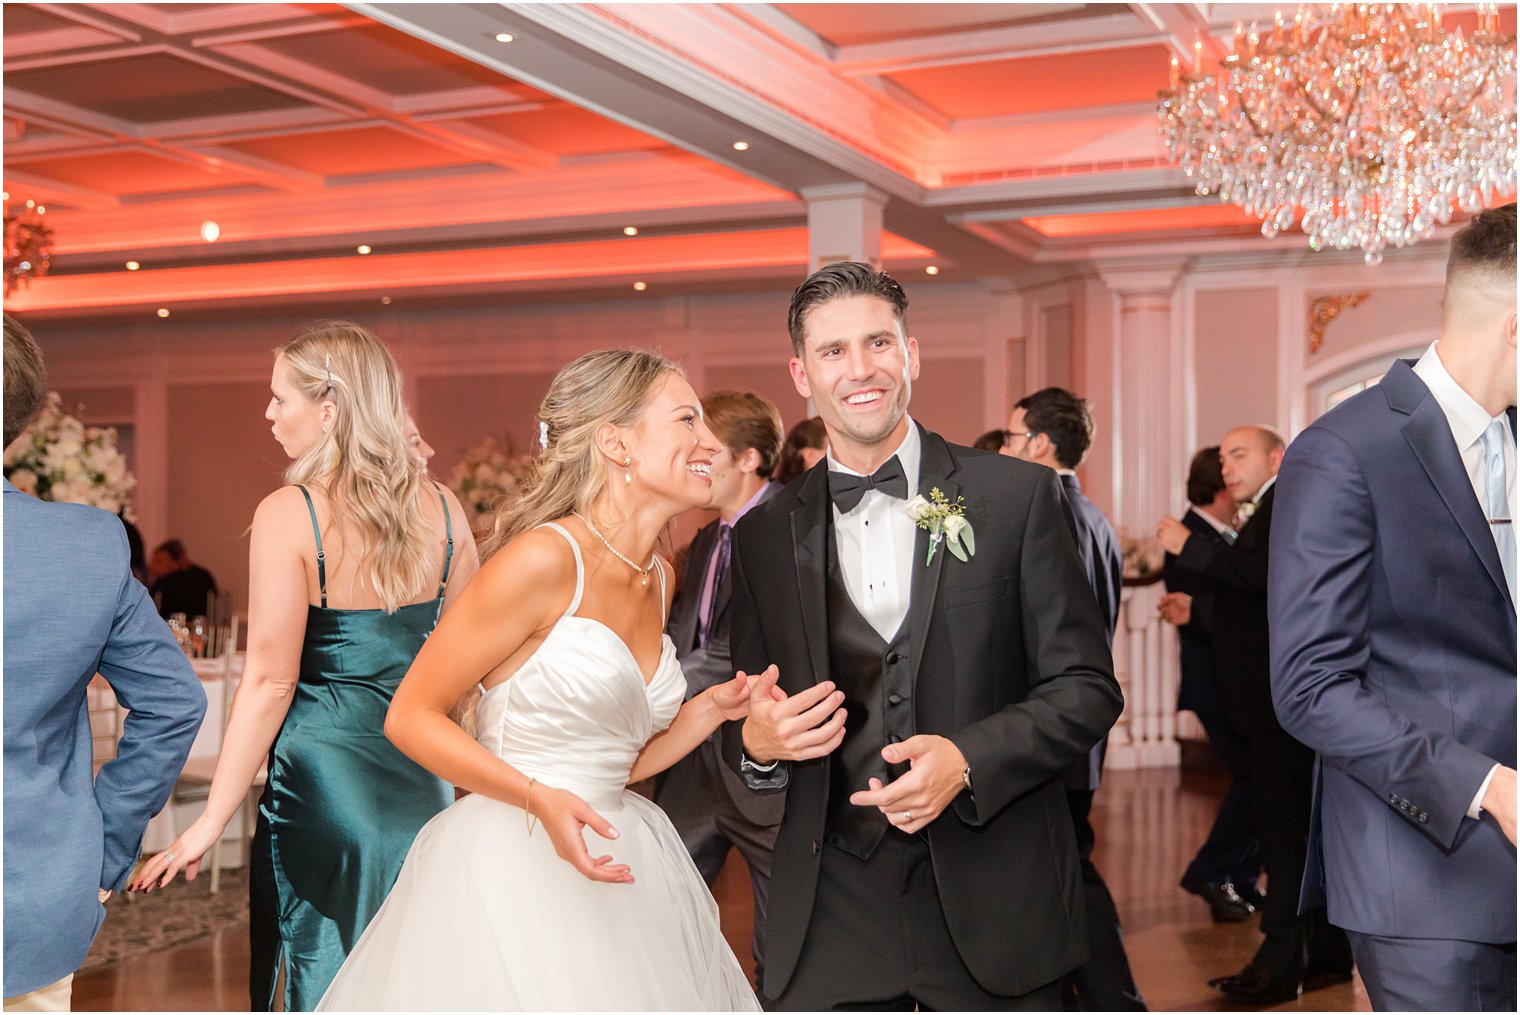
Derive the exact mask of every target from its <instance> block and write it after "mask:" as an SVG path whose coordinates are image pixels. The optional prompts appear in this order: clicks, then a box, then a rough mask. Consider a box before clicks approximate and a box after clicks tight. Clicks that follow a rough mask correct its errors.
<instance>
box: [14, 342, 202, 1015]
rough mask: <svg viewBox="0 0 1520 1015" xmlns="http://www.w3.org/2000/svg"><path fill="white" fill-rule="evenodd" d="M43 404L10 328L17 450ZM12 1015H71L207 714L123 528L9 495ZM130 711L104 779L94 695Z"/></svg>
mask: <svg viewBox="0 0 1520 1015" xmlns="http://www.w3.org/2000/svg"><path fill="white" fill-rule="evenodd" d="M46 394H47V375H46V372H45V371H44V369H43V366H42V354H41V352H40V351H39V350H38V348H37V345H36V343H35V342H34V341H33V340H32V336H31V335H29V334H28V333H27V331H26V329H25V328H23V327H22V326H21V325H20V324H19V323H17V322H16V321H15V320H13V319H12V318H11V316H10V315H9V314H7V315H5V443H6V446H7V447H8V446H9V445H10V444H11V442H12V441H14V440H15V439H16V438H17V437H18V436H19V435H20V434H21V432H22V431H23V430H25V429H26V426H27V424H28V423H30V422H31V420H32V417H33V416H35V415H36V414H37V410H38V408H39V407H40V406H41V405H42V401H43V398H44V397H45V395H46ZM4 496H5V684H4V687H5V1010H6V1011H67V1010H68V1009H69V1000H70V990H71V985H72V981H73V978H74V970H75V969H76V968H78V966H79V964H80V962H82V961H84V957H85V954H86V953H87V952H88V951H89V950H90V943H91V942H92V941H93V940H94V939H95V932H96V931H97V930H99V929H100V923H101V921H102V920H103V919H104V918H105V905H104V904H105V900H106V898H107V896H109V895H110V894H111V892H113V891H116V890H118V889H120V888H121V887H122V885H123V884H125V883H126V880H127V875H128V874H129V873H131V870H132V867H133V865H134V864H135V863H136V861H137V855H138V847H139V845H140V844H141V841H142V835H143V830H144V829H145V828H146V827H147V824H148V819H149V818H150V817H152V816H153V815H154V814H156V813H158V811H159V810H160V809H161V808H162V807H163V806H164V802H165V801H166V800H168V798H169V791H170V790H171V789H172V788H173V786H174V780H175V779H176V778H177V777H178V776H179V772H180V769H181V768H183V767H184V763H185V757H186V756H187V755H188V754H189V753H190V744H191V743H192V742H193V741H194V740H195V733H196V731H197V730H198V729H199V728H200V724H201V717H202V716H203V715H204V714H205V711H206V693H205V692H204V691H202V690H201V685H200V681H198V680H197V679H196V678H195V671H194V670H192V669H191V668H190V664H189V662H188V661H187V660H186V659H185V656H184V653H183V652H181V651H180V649H179V646H178V645H177V644H175V641H174V638H173V637H172V636H171V635H170V634H169V629H168V628H167V627H165V626H164V622H163V621H162V620H161V619H159V616H158V613H157V612H156V611H155V610H154V609H153V603H152V601H151V600H149V598H148V591H147V589H145V588H143V587H142V585H141V584H140V583H139V582H138V581H137V580H136V579H135V578H133V577H132V572H131V570H130V565H129V559H128V553H127V534H126V530H125V529H123V528H122V526H121V522H120V521H119V520H118V519H117V518H116V516H115V515H110V514H107V513H106V512H104V511H100V510H97V509H96V508H91V507H84V506H82V505H78V504H46V503H43V502H42V501H40V500H37V499H36V498H34V497H29V496H27V495H26V494H24V493H21V492H20V491H19V490H17V489H16V488H15V487H14V486H12V485H11V484H10V482H9V481H7V482H6V483H5V494H4ZM97 672H98V673H100V674H101V675H102V676H104V677H105V678H106V680H107V682H109V683H110V685H111V689H112V690H113V691H114V692H115V693H116V699H117V701H119V702H120V703H121V704H122V705H123V706H124V707H126V708H127V709H128V714H127V719H126V723H125V725H124V727H123V730H122V735H121V742H120V744H119V745H118V747H117V752H116V758H115V760H113V761H109V762H107V763H106V764H105V766H104V767H102V768H101V770H100V774H99V775H98V776H96V775H95V774H94V771H93V764H92V757H91V738H90V719H89V712H88V710H87V708H86V702H85V693H86V688H87V687H88V685H89V683H90V679H91V678H92V677H93V676H94V675H95V674H96V673H97Z"/></svg>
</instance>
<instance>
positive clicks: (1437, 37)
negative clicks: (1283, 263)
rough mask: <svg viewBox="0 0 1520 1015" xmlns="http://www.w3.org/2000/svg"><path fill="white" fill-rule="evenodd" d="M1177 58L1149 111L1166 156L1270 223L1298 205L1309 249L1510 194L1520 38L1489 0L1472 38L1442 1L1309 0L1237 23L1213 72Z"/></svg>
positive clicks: (1395, 242)
mask: <svg viewBox="0 0 1520 1015" xmlns="http://www.w3.org/2000/svg"><path fill="white" fill-rule="evenodd" d="M1202 64H1203V61H1202V44H1201V42H1200V43H1199V44H1198V46H1197V47H1195V50H1194V59H1193V67H1192V71H1191V73H1182V71H1181V69H1180V68H1179V67H1178V66H1177V61H1176V60H1173V61H1172V85H1171V88H1169V89H1167V90H1166V91H1163V92H1161V93H1160V103H1159V106H1158V107H1157V113H1158V115H1159V117H1160V120H1161V133H1162V136H1163V137H1164V138H1165V140H1166V148H1167V154H1168V155H1169V156H1170V157H1171V158H1172V160H1173V161H1174V162H1177V163H1179V164H1180V165H1181V166H1182V168H1183V170H1184V171H1186V172H1187V174H1188V176H1189V177H1191V178H1193V179H1195V180H1196V181H1197V191H1198V193H1199V194H1210V193H1217V194H1218V195H1219V196H1220V198H1221V199H1222V200H1225V201H1230V202H1233V203H1234V204H1238V205H1240V206H1241V207H1242V208H1244V209H1246V210H1247V211H1248V212H1250V213H1251V214H1252V215H1255V216H1257V217H1259V218H1261V219H1262V226H1261V231H1262V235H1264V236H1267V237H1273V236H1276V235H1277V234H1278V233H1279V232H1281V231H1282V230H1285V229H1288V228H1289V227H1291V226H1292V225H1293V223H1294V221H1295V218H1297V217H1298V216H1299V215H1301V216H1302V227H1303V231H1304V232H1305V233H1307V234H1308V236H1309V246H1310V247H1312V248H1313V249H1315V250H1321V249H1323V248H1325V247H1334V248H1335V249H1337V250H1349V249H1351V248H1353V247H1360V248H1361V250H1362V251H1363V252H1364V254H1365V259H1366V261H1367V263H1368V264H1378V263H1380V262H1381V261H1382V259H1383V251H1384V249H1385V248H1386V247H1388V246H1390V245H1391V246H1394V247H1403V246H1406V245H1408V244H1411V243H1414V242H1415V241H1417V240H1422V239H1427V238H1428V237H1429V236H1430V235H1431V233H1432V231H1434V229H1435V227H1436V225H1437V224H1445V223H1446V222H1448V221H1450V219H1451V216H1452V214H1453V213H1454V212H1455V211H1456V210H1457V209H1461V210H1462V211H1464V212H1469V213H1472V212H1477V211H1478V210H1480V209H1481V208H1482V207H1483V204H1484V198H1485V196H1486V195H1489V194H1497V195H1501V196H1509V195H1512V194H1514V192H1515V182H1516V181H1515V129H1516V128H1515V37H1514V36H1513V35H1505V34H1503V33H1502V32H1501V31H1500V27H1499V15H1498V7H1497V5H1496V4H1479V5H1478V15H1477V26H1476V28H1475V29H1474V30H1473V32H1472V33H1471V35H1470V36H1469V35H1465V34H1464V33H1463V31H1462V29H1461V28H1457V29H1455V30H1454V31H1451V32H1448V31H1446V30H1445V29H1444V28H1443V27H1442V25H1441V8H1440V5H1439V4H1334V5H1330V6H1329V7H1328V8H1326V7H1325V5H1312V4H1305V5H1301V6H1300V7H1299V8H1298V13H1297V14H1296V15H1295V16H1294V18H1293V20H1292V22H1291V23H1286V24H1285V23H1284V21H1283V18H1282V15H1281V14H1279V15H1278V16H1277V19H1276V23H1275V25H1274V26H1273V27H1272V28H1271V29H1269V30H1267V31H1258V30H1257V29H1256V27H1255V26H1252V27H1251V29H1250V30H1249V31H1247V30H1246V29H1245V28H1244V27H1243V26H1242V25H1239V24H1237V25H1236V26H1235V40H1234V45H1233V47H1232V50H1231V52H1230V54H1229V55H1228V56H1226V57H1225V58H1224V60H1223V61H1222V62H1221V66H1220V70H1219V73H1218V74H1205V73H1204V72H1203V66H1202Z"/></svg>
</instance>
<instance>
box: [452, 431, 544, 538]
mask: <svg viewBox="0 0 1520 1015" xmlns="http://www.w3.org/2000/svg"><path fill="white" fill-rule="evenodd" d="M532 466H533V460H532V459H531V458H529V457H528V456H527V455H519V454H516V453H515V452H514V451H513V448H512V443H511V441H505V442H503V441H498V440H497V439H496V438H494V437H487V438H486V439H485V440H483V441H481V442H480V443H479V444H477V445H476V446H475V447H473V448H471V449H470V450H469V451H466V452H465V455H464V457H463V458H461V459H460V460H459V463H458V464H457V465H455V466H454V471H453V472H451V473H449V489H451V490H453V491H454V494H455V496H457V497H458V498H459V503H460V504H461V505H463V507H464V511H465V514H466V515H468V516H469V519H470V528H472V529H476V530H479V529H480V528H482V527H484V526H486V525H488V524H489V523H490V521H491V518H492V516H493V515H495V513H496V511H497V509H498V508H500V507H501V505H502V502H503V501H505V500H506V499H508V498H510V497H516V496H517V495H518V494H520V493H522V492H523V490H524V489H526V487H527V482H528V476H529V474H530V472H531V470H532Z"/></svg>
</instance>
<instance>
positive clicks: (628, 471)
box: [623, 455, 633, 486]
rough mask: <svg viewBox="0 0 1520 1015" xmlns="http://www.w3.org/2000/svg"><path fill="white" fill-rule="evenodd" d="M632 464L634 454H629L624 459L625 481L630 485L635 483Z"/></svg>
mask: <svg viewBox="0 0 1520 1015" xmlns="http://www.w3.org/2000/svg"><path fill="white" fill-rule="evenodd" d="M632 465H633V456H632V455H629V456H628V457H627V458H625V459H624V460H623V482H624V483H627V484H628V485H629V486H632V485H633V470H632V468H631V466H632Z"/></svg>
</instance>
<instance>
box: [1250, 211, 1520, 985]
mask: <svg viewBox="0 0 1520 1015" xmlns="http://www.w3.org/2000/svg"><path fill="white" fill-rule="evenodd" d="M1443 308H1444V312H1443V321H1442V328H1441V335H1440V338H1439V340H1438V341H1437V342H1436V343H1435V344H1434V345H1432V346H1431V347H1430V349H1429V350H1427V351H1426V353H1425V355H1424V356H1423V357H1422V358H1421V359H1420V360H1419V361H1418V362H1417V363H1414V364H1411V363H1409V362H1407V361H1400V362H1398V363H1395V364H1394V365H1393V367H1392V368H1391V369H1390V370H1389V371H1388V373H1387V374H1386V375H1385V376H1384V377H1383V380H1382V383H1380V384H1378V385H1376V386H1375V387H1372V388H1369V389H1367V390H1366V391H1365V392H1363V393H1361V394H1359V395H1357V396H1355V397H1354V398H1351V399H1349V400H1347V401H1346V402H1345V403H1343V404H1341V405H1340V406H1338V407H1337V408H1336V409H1334V410H1332V411H1331V412H1329V413H1326V414H1325V415H1324V416H1322V417H1321V418H1320V419H1319V421H1317V422H1316V423H1315V424H1314V425H1313V426H1311V427H1309V429H1307V430H1305V431H1304V432H1303V434H1301V435H1300V436H1299V437H1298V439H1297V440H1295V441H1294V442H1293V446H1292V447H1291V448H1290V449H1289V450H1288V453H1287V457H1286V459H1285V460H1284V462H1283V466H1282V472H1281V476H1280V479H1279V481H1278V488H1279V495H1278V504H1277V524H1276V526H1275V527H1274V528H1273V530H1272V548H1271V553H1272V570H1271V580H1270V609H1271V621H1272V662H1273V665H1272V692H1273V700H1274V702H1275V705H1276V708H1277V714H1278V716H1279V718H1280V719H1281V721H1282V724H1283V726H1284V728H1286V729H1287V730H1288V732H1289V733H1291V734H1293V736H1295V737H1297V738H1298V739H1299V740H1301V741H1302V742H1303V743H1304V744H1306V745H1308V746H1309V747H1311V748H1313V749H1314V750H1315V751H1316V752H1318V755H1319V762H1318V769H1317V774H1318V780H1317V788H1316V793H1315V802H1314V812H1313V813H1314V817H1313V822H1312V825H1311V842H1310V852H1309V867H1308V870H1307V872H1306V874H1305V877H1304V886H1303V899H1302V902H1303V904H1304V905H1305V906H1308V905H1311V904H1313V903H1314V902H1316V901H1317V900H1318V899H1320V898H1328V903H1329V910H1330V919H1331V921H1332V922H1333V923H1335V924H1337V925H1339V926H1341V927H1344V928H1345V929H1346V930H1347V931H1348V933H1349V935H1350V937H1351V943H1352V949H1353V951H1354V953H1355V955H1356V964H1357V966H1358V967H1359V968H1360V970H1361V973H1362V979H1363V980H1364V981H1365V983H1366V985H1367V993H1368V996H1369V997H1370V998H1371V1000H1372V1003H1373V1006H1374V1007H1375V1008H1377V1009H1379V1010H1388V1009H1394V1010H1408V1011H1413V1010H1426V1011H1429V1010H1452V1009H1454V1010H1458V1011H1462V1010H1469V1011H1471V1010H1480V1009H1481V1010H1489V1011H1514V1010H1515V972H1516V967H1515V915H1516V914H1515V845H1514V844H1515V557H1514V553H1515V549H1514V547H1515V543H1514V533H1513V526H1512V525H1511V523H1510V518H1511V514H1510V511H1511V504H1512V503H1513V500H1512V497H1513V490H1514V486H1513V477H1514V475H1515V436H1514V421H1515V417H1514V412H1515V410H1514V404H1515V389H1516V381H1515V364H1516V361H1515V312H1516V311H1515V206H1514V205H1513V204H1511V205H1508V206H1506V207H1504V208H1499V209H1495V210H1492V211H1487V212H1484V213H1482V214H1480V215H1479V216H1478V217H1477V218H1475V219H1474V220H1473V221H1472V222H1471V223H1469V224H1468V225H1467V226H1466V227H1465V228H1464V229H1463V230H1462V231H1461V232H1459V233H1458V234H1457V236H1456V237H1455V238H1454V239H1453V241H1452V246H1451V255H1450V258H1449V260H1448V262H1447V268H1446V293H1445V299H1444V304H1443Z"/></svg>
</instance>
